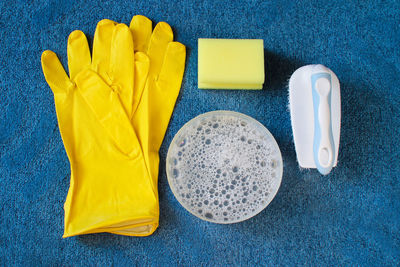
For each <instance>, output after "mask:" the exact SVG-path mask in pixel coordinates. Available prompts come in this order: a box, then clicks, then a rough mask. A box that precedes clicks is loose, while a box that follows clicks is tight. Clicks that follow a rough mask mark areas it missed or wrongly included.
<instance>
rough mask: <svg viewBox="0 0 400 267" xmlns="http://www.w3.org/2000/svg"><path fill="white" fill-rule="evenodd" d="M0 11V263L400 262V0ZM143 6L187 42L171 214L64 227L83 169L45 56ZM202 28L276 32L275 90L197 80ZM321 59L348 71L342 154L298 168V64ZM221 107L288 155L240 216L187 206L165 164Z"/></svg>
mask: <svg viewBox="0 0 400 267" xmlns="http://www.w3.org/2000/svg"><path fill="white" fill-rule="evenodd" d="M0 14H1V21H0V54H1V56H0V92H1V95H0V97H1V108H0V120H1V124H0V265H14V264H15V265H32V266H37V265H101V266H105V265H110V264H114V265H122V266H126V265H139V266H144V265H156V266H157V265H159V266H166V265H202V266H207V265H208V266H216V265H217V266H221V265H242V266H254V265H269V266H275V265H289V266H292V265H311V266H315V265H322V266H325V265H364V266H384V265H398V264H399V261H400V222H399V221H400V181H399V179H400V164H399V159H400V153H399V152H400V149H399V148H400V145H399V141H400V139H399V136H400V116H399V113H400V110H399V106H400V105H399V104H400V101H399V99H400V94H399V93H400V88H399V87H400V78H399V77H400V26H399V22H400V2H399V1H347V0H346V1H282V2H278V1H276V2H275V1H268V2H267V1H245V2H239V1H213V0H207V1H198V2H196V3H195V1H177V2H173V1H165V2H159V1H136V2H131V1H99V2H94V1H82V0H80V1H51V0H47V1H26V2H25V1H1V2H0ZM135 14H142V15H145V16H148V17H149V18H151V19H152V20H153V21H154V22H159V21H162V20H164V21H166V22H168V23H169V24H170V25H171V26H172V27H173V29H174V31H175V33H176V35H175V38H176V40H178V41H180V42H182V43H184V44H185V45H186V46H187V52H188V53H187V55H188V57H187V64H186V72H185V76H184V79H183V84H182V89H181V93H180V96H179V98H178V101H177V104H176V109H175V111H174V114H173V116H172V119H171V122H170V126H169V129H168V131H167V134H166V137H165V140H164V143H163V146H162V148H161V151H160V154H161V166H160V178H159V192H160V209H161V218H160V227H159V229H158V230H157V231H156V232H155V233H154V234H153V235H152V236H150V237H145V238H135V237H126V236H117V235H112V234H92V235H86V236H79V237H73V238H68V239H62V238H61V236H62V233H63V203H64V200H65V197H66V194H67V190H68V186H69V175H70V171H69V163H68V159H67V156H66V153H65V151H64V148H63V144H62V140H61V138H60V134H59V131H58V126H57V119H56V113H55V109H54V103H53V95H52V92H51V90H50V88H49V87H48V85H47V84H46V82H45V80H44V77H43V74H42V70H41V65H40V55H41V53H42V51H43V50H45V49H51V50H53V51H55V52H56V53H57V54H58V55H59V57H60V58H61V60H62V61H63V63H64V65H65V66H66V58H67V55H66V45H67V37H68V35H69V33H70V32H72V31H73V30H75V29H80V30H82V31H84V32H85V33H86V34H87V36H88V38H89V40H90V41H91V40H92V38H93V34H94V29H95V26H96V23H97V22H98V21H99V20H101V19H103V18H109V19H112V20H115V21H119V22H124V23H129V22H130V19H131V17H132V16H133V15H135ZM199 37H211V38H260V39H261V38H262V39H264V47H265V50H264V51H265V61H266V63H265V64H266V83H265V86H264V90H262V91H237V90H236V91H226V90H223V91H216V90H215V91H213V90H205V91H201V90H199V89H198V88H197V38H199ZM312 63H322V64H325V65H326V66H328V67H330V68H331V69H332V70H333V71H334V72H335V73H336V74H337V76H338V77H339V80H340V82H341V94H342V124H341V126H342V132H341V143H340V152H339V163H338V166H337V167H336V168H335V169H333V171H332V173H331V174H329V175H328V176H321V175H319V173H318V172H317V171H316V170H300V169H299V167H298V164H297V161H296V154H295V150H294V144H293V141H292V130H291V126H290V115H289V111H288V92H287V82H288V78H289V77H290V75H291V74H292V73H293V72H294V71H295V69H296V68H298V67H300V66H302V65H306V64H312ZM220 109H224V110H234V111H238V112H242V113H245V114H247V115H250V116H252V117H254V118H255V119H257V120H259V121H260V122H261V123H262V124H264V125H265V126H266V127H267V128H268V129H269V130H270V131H271V133H272V134H273V135H274V136H275V138H276V140H277V142H278V144H279V146H280V148H281V151H282V156H283V161H284V172H283V180H282V185H281V188H280V190H279V192H278V194H277V196H276V197H275V199H274V200H273V201H272V203H271V204H270V205H269V206H268V207H267V208H266V209H265V210H264V211H262V212H261V213H260V214H259V215H257V216H255V217H254V218H252V219H250V220H247V221H245V222H242V223H238V224H232V225H218V224H212V223H208V222H204V221H201V220H200V219H197V218H196V217H194V216H192V215H190V214H189V213H188V212H187V211H186V210H184V208H183V207H182V206H180V204H179V203H178V202H177V200H176V199H175V198H174V196H173V194H172V192H171V190H170V188H169V186H168V183H167V178H166V174H165V167H164V165H165V157H166V152H167V149H168V145H169V143H170V142H171V140H172V138H173V136H174V134H175V133H176V132H177V131H178V130H179V128H180V127H182V126H183V124H184V123H185V122H187V121H189V120H190V119H191V118H193V117H195V116H196V115H199V114H201V113H204V112H207V111H212V110H220Z"/></svg>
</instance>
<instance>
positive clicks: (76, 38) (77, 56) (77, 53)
mask: <svg viewBox="0 0 400 267" xmlns="http://www.w3.org/2000/svg"><path fill="white" fill-rule="evenodd" d="M67 52H68V69H69V75H70V78H71V80H74V79H75V77H76V75H77V74H78V73H79V72H80V71H81V70H83V69H85V68H88V67H89V66H90V61H91V59H90V51H89V45H88V42H87V39H86V36H85V34H84V33H83V32H81V31H73V32H72V33H71V34H70V35H69V37H68V48H67Z"/></svg>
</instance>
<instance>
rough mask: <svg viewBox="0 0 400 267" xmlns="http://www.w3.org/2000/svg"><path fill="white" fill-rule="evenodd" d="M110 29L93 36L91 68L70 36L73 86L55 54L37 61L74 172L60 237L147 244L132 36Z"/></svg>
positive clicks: (149, 194)
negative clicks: (128, 238) (108, 236)
mask: <svg viewBox="0 0 400 267" xmlns="http://www.w3.org/2000/svg"><path fill="white" fill-rule="evenodd" d="M103 23H104V25H106V26H107V25H111V24H108V23H105V22H103ZM104 25H103V24H102V23H101V24H100V25H99V26H104ZM107 27H108V26H107ZM107 27H105V28H106V29H108V30H111V31H110V32H108V35H106V36H101V35H99V34H97V35H96V36H95V41H94V44H93V47H94V51H93V58H92V60H90V52H89V48H88V44H87V40H86V38H85V36H84V34H83V33H82V32H80V31H75V32H73V33H71V35H70V37H69V40H68V66H69V70H70V78H68V76H67V74H66V73H65V71H64V69H63V67H62V65H61V63H60V62H59V60H58V58H57V56H56V55H55V54H54V53H53V52H51V51H45V52H43V54H42V67H43V72H44V75H45V78H46V81H47V82H48V84H49V86H50V87H51V89H52V91H53V93H54V98H55V106H56V111H57V118H58V122H59V128H60V132H61V136H62V139H63V142H64V145H65V149H66V151H67V155H68V158H69V161H70V164H71V181H70V188H69V191H68V195H67V199H66V202H65V205H64V209H65V231H64V236H63V237H68V236H73V235H79V234H88V233H97V232H111V233H119V234H125V235H137V236H145V235H149V234H151V233H152V232H154V230H155V229H156V228H157V226H158V217H159V214H158V196H157V190H156V189H155V187H154V184H153V180H152V179H151V178H150V177H149V174H148V173H149V170H148V169H147V166H146V162H145V158H144V156H143V153H142V149H141V146H140V143H139V140H138V138H137V136H136V134H135V131H134V129H133V127H132V124H131V120H130V119H131V118H130V116H129V113H130V111H129V106H132V107H133V106H134V102H135V101H134V99H135V97H134V96H135V94H136V92H135V90H134V88H133V87H134V84H136V83H135V82H134V74H135V66H136V64H135V62H134V48H133V41H132V35H131V32H130V31H129V29H128V28H127V27H126V26H124V25H122V24H119V25H115V24H113V25H112V27H111V26H110V27H109V28H107ZM103 32H105V31H103ZM100 33H101V32H100ZM110 36H111V37H110ZM102 37H104V38H102ZM96 38H97V39H96ZM142 56H144V58H145V55H142ZM144 61H146V60H144ZM139 65H140V64H139ZM136 73H137V72H136ZM106 77H107V78H106Z"/></svg>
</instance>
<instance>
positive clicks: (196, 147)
mask: <svg viewBox="0 0 400 267" xmlns="http://www.w3.org/2000/svg"><path fill="white" fill-rule="evenodd" d="M167 176H168V182H169V184H170V187H171V189H172V191H173V193H174V195H175V197H176V198H177V199H178V201H179V202H180V203H181V204H182V206H184V207H185V208H186V209H187V210H189V211H190V212H191V213H192V214H194V215H195V216H197V217H199V218H201V219H204V220H207V221H211V222H216V223H234V222H239V221H243V220H246V219H248V218H250V217H252V216H254V215H256V214H257V213H259V212H260V211H261V210H263V209H264V208H265V207H266V206H267V205H268V204H269V203H270V202H271V200H272V199H273V197H274V196H275V194H276V193H277V191H278V189H279V186H280V182H281V177H282V157H281V154H280V151H279V147H278V145H277V144H276V142H275V139H274V138H273V136H272V135H271V134H270V132H269V131H268V130H267V129H266V128H265V127H263V126H262V125H261V124H260V123H259V122H257V121H256V120H254V119H252V118H250V117H248V116H246V115H243V114H240V113H236V112H229V111H214V112H208V113H206V114H203V115H200V116H198V117H196V118H195V119H193V120H191V121H189V122H188V123H187V124H185V126H184V127H182V129H181V130H180V131H179V132H178V133H177V134H176V136H175V137H174V140H173V141H172V143H171V145H170V147H169V150H168V156H167Z"/></svg>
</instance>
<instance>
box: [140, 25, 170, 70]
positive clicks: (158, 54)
mask: <svg viewBox="0 0 400 267" xmlns="http://www.w3.org/2000/svg"><path fill="white" fill-rule="evenodd" d="M173 38H174V34H173V33H172V29H171V27H170V26H169V25H168V24H167V23H165V22H160V23H158V24H157V25H156V27H155V28H154V31H153V34H152V35H151V38H150V43H149V47H148V50H147V55H148V56H149V58H150V62H151V64H150V70H149V74H150V75H158V74H159V72H160V69H161V66H162V63H163V60H164V55H165V51H166V49H167V46H168V44H169V43H170V42H172V40H173Z"/></svg>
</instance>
